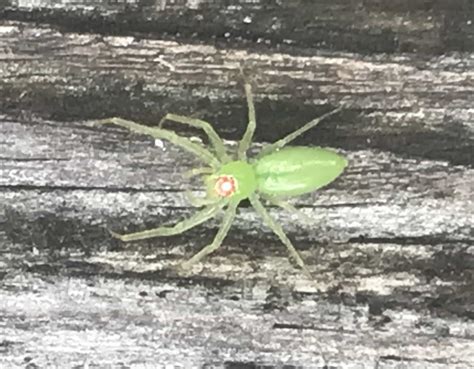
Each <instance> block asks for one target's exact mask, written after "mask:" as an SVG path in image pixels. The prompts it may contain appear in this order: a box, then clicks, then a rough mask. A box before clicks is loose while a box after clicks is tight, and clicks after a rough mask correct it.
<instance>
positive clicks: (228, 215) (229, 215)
mask: <svg viewBox="0 0 474 369" xmlns="http://www.w3.org/2000/svg"><path fill="white" fill-rule="evenodd" d="M238 204H239V203H238V202H231V203H230V204H229V207H228V208H227V210H226V212H225V215H224V220H223V221H222V224H221V226H220V228H219V230H218V231H217V234H216V236H215V237H214V240H213V241H212V243H211V244H209V245H207V246H206V247H204V248H203V249H202V250H201V251H199V252H198V253H197V254H196V255H194V256H193V257H192V258H191V259H189V260H188V261H185V262H184V263H182V264H181V268H183V269H188V268H189V267H191V266H192V265H193V264H196V263H197V262H199V261H200V260H201V259H202V258H203V257H205V256H206V255H209V254H210V253H211V252H214V251H216V250H217V249H218V248H219V246H220V245H221V244H222V241H223V240H224V238H225V236H226V235H227V233H228V232H229V229H230V226H231V225H232V221H233V220H234V217H235V213H236V211H237V206H238Z"/></svg>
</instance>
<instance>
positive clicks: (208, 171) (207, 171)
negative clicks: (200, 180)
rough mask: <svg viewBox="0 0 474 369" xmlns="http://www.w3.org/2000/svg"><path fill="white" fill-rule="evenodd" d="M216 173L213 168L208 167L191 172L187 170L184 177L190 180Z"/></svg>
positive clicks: (194, 169)
mask: <svg viewBox="0 0 474 369" xmlns="http://www.w3.org/2000/svg"><path fill="white" fill-rule="evenodd" d="M212 173H214V170H213V169H212V168H208V167H202V168H193V169H190V170H187V171H186V172H184V175H185V176H186V177H188V178H191V177H195V176H198V175H201V174H212Z"/></svg>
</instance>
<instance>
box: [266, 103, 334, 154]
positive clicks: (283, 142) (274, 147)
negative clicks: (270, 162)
mask: <svg viewBox="0 0 474 369" xmlns="http://www.w3.org/2000/svg"><path fill="white" fill-rule="evenodd" d="M342 109H343V107H342V106H340V107H339V108H336V109H334V110H331V111H330V112H328V113H326V114H323V115H321V116H320V117H319V118H316V119H313V120H312V121H310V122H308V123H306V124H305V125H304V126H303V127H300V128H298V129H297V130H296V131H293V132H291V133H290V134H289V135H287V136H285V137H283V138H281V139H279V140H278V141H275V142H274V143H272V144H270V145H268V146H265V147H264V148H263V149H262V151H260V152H259V153H258V155H257V159H258V158H261V157H263V156H265V155H268V154H271V153H272V152H274V151H277V150H279V149H281V148H282V147H283V146H285V145H287V144H288V143H290V142H291V141H293V140H294V139H295V138H296V137H298V136H300V135H302V134H303V133H305V132H306V131H308V130H310V129H311V128H313V127H315V126H316V125H318V124H319V123H320V122H321V121H323V120H324V119H326V118H328V117H330V116H331V115H334V114H336V113H339V112H340V111H341V110H342Z"/></svg>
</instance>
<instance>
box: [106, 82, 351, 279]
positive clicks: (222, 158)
mask: <svg viewBox="0 0 474 369" xmlns="http://www.w3.org/2000/svg"><path fill="white" fill-rule="evenodd" d="M244 86H245V94H246V97H247V105H248V120H249V122H248V125H247V129H246V131H245V133H244V135H243V137H242V139H241V140H240V141H239V144H238V148H237V153H236V154H234V155H230V154H229V153H228V152H227V150H226V148H225V146H224V142H223V141H222V139H221V138H220V137H219V136H218V135H217V133H216V132H215V131H214V129H213V128H212V126H211V125H210V124H209V123H207V122H205V121H203V120H200V119H195V118H190V117H185V116H181V115H176V114H167V115H165V116H164V117H163V119H162V120H161V122H160V124H159V126H158V127H148V126H145V125H141V124H138V123H135V122H133V121H129V120H125V119H121V118H108V119H103V120H100V121H98V122H97V124H100V125H101V124H107V123H111V124H115V125H118V126H121V127H125V128H127V129H129V130H131V131H134V132H137V133H141V134H147V135H150V136H152V137H154V138H157V139H163V140H168V141H169V142H171V143H173V144H175V145H177V146H180V147H182V148H183V149H185V150H187V151H189V152H191V153H192V154H194V155H195V156H196V157H197V158H198V159H199V160H201V161H202V162H204V163H205V164H206V165H207V166H206V167H204V168H196V169H194V170H192V171H191V173H192V174H193V175H204V176H205V177H204V183H205V184H206V187H207V196H206V198H205V199H203V200H204V201H201V202H200V203H199V204H198V205H200V206H201V207H203V208H202V209H201V210H200V211H199V212H197V213H195V214H194V215H192V216H191V217H190V218H188V219H185V220H183V221H181V222H179V223H177V224H175V225H174V226H170V227H158V228H155V229H150V230H146V231H142V232H136V233H129V234H117V233H115V232H111V233H112V235H113V236H114V237H116V238H118V239H120V240H122V241H125V242H128V241H136V240H143V239H147V238H151V237H158V236H171V235H177V234H180V233H183V232H185V231H187V230H189V229H191V228H193V227H195V226H197V225H199V224H201V223H203V222H205V221H206V220H208V219H211V218H213V217H215V216H216V215H217V214H218V213H219V212H220V211H221V210H222V209H224V208H225V214H224V218H223V221H222V224H221V226H220V228H219V230H218V231H217V234H216V236H215V238H214V240H213V241H212V243H211V244H209V245H207V246H206V247H204V248H203V249H202V250H201V251H199V252H198V253H197V254H195V255H194V256H193V257H192V258H190V259H189V260H188V261H186V262H183V263H182V264H181V267H182V268H184V269H187V268H189V267H190V266H192V265H193V264H195V263H197V262H199V261H200V260H201V259H202V258H203V257H204V256H206V255H208V254H210V253H212V252H214V251H215V250H216V249H217V248H218V247H219V246H220V245H221V244H222V241H223V240H224V238H225V236H226V235H227V233H228V231H229V229H230V226H231V224H232V221H233V219H234V217H235V214H236V211H237V207H238V205H239V203H240V202H241V201H242V200H244V199H248V200H249V201H250V203H251V205H252V206H253V208H254V209H255V211H256V212H257V213H258V214H259V215H260V216H261V217H262V218H263V220H264V222H265V223H266V224H267V225H268V226H269V227H270V228H271V229H272V230H273V232H275V234H276V235H277V236H278V238H279V239H280V240H281V241H282V242H283V244H285V246H286V247H287V249H288V251H289V253H290V256H291V257H293V259H294V260H295V261H296V263H297V264H298V265H299V266H300V267H301V268H302V269H303V271H304V272H305V274H307V275H308V276H311V274H310V273H309V271H308V269H307V267H306V265H305V263H304V262H303V259H302V258H301V256H300V255H299V253H298V251H296V249H295V247H294V246H293V244H292V243H291V241H290V240H289V239H288V237H287V236H286V234H285V233H284V231H283V229H282V227H281V226H280V225H279V224H278V223H277V222H275V220H274V219H273V218H272V217H270V215H269V214H268V212H267V210H266V209H265V207H264V206H263V204H262V202H261V199H264V200H267V201H268V202H270V203H271V204H274V205H276V206H280V207H282V208H283V209H286V210H289V211H293V212H297V209H296V208H295V207H293V206H292V205H291V204H289V203H288V202H286V201H285V200H284V199H285V198H288V197H292V196H299V195H302V194H305V193H309V192H312V191H314V190H316V189H318V188H320V187H323V186H325V185H327V184H328V183H330V182H332V181H334V180H335V179H336V178H337V177H338V176H339V175H340V174H341V173H342V172H343V170H344V168H345V167H346V166H347V160H346V158H344V157H343V156H341V155H339V154H337V153H335V152H333V151H331V150H328V149H325V148H320V147H314V148H313V147H304V146H301V147H297V146H294V147H285V146H286V145H287V144H288V143H290V142H291V141H293V140H294V139H295V138H296V137H298V136H300V135H301V134H303V133H304V132H306V131H308V130H309V129H311V128H313V127H315V126H316V125H317V124H318V123H319V122H321V121H322V120H323V119H325V118H327V117H329V116H330V115H333V114H335V113H337V112H339V111H341V109H342V107H340V108H337V109H335V110H333V111H330V112H329V113H326V114H324V115H322V116H321V117H319V118H316V119H314V120H312V121H310V122H308V123H306V124H305V125H304V126H302V127H301V128H299V129H297V130H296V131H294V132H292V133H290V134H289V135H287V136H286V137H284V138H282V139H280V140H278V141H276V142H275V143H273V144H269V145H267V146H265V147H264V148H263V149H262V150H261V151H260V152H259V154H258V155H257V156H256V157H255V158H252V159H248V158H247V151H248V149H249V147H250V144H251V142H252V137H253V135H254V131H255V127H256V120H255V107H254V102H253V95H252V90H251V85H250V83H249V82H247V81H245V83H244ZM165 120H169V121H173V122H176V123H181V124H186V125H189V126H192V127H195V128H199V129H202V130H203V131H204V133H205V134H206V135H207V136H208V138H209V142H210V144H211V149H208V148H205V147H204V146H203V145H200V144H197V143H194V142H192V141H191V140H189V139H188V138H185V137H182V136H179V135H177V134H176V133H175V132H173V131H171V130H167V129H163V128H161V125H162V123H163V122H164V121H165Z"/></svg>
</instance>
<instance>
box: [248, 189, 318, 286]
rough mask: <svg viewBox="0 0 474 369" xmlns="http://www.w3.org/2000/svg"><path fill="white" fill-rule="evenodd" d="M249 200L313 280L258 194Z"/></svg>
mask: <svg viewBox="0 0 474 369" xmlns="http://www.w3.org/2000/svg"><path fill="white" fill-rule="evenodd" d="M249 200H250V203H251V204H252V206H253V207H254V208H255V211H256V212H257V214H259V215H260V216H261V217H262V218H263V221H264V222H265V223H266V224H267V225H268V226H269V227H270V229H271V230H272V231H273V232H275V234H276V235H277V236H278V238H279V239H280V240H281V242H283V244H284V245H285V246H286V248H287V249H288V251H289V253H290V256H291V257H292V258H293V259H295V261H296V263H297V264H298V265H299V266H300V267H301V269H303V272H304V273H305V275H306V276H307V277H308V278H310V279H313V277H312V275H311V273H310V272H309V270H308V268H307V267H306V264H305V263H304V261H303V259H302V258H301V256H300V254H299V253H298V251H296V249H295V247H294V246H293V244H292V243H291V241H290V240H289V238H288V237H287V236H286V234H285V232H284V231H283V229H282V228H281V226H280V225H279V224H278V223H277V222H275V221H274V220H273V218H272V217H271V216H270V214H268V212H267V210H266V209H265V207H264V206H263V204H262V202H261V201H260V200H259V198H258V195H256V194H253V195H251V196H250V197H249Z"/></svg>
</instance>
